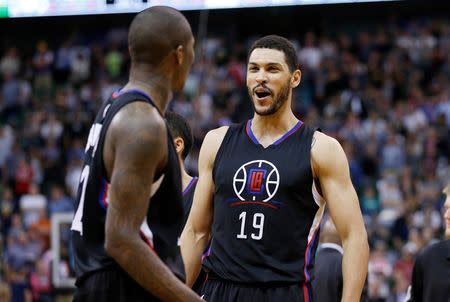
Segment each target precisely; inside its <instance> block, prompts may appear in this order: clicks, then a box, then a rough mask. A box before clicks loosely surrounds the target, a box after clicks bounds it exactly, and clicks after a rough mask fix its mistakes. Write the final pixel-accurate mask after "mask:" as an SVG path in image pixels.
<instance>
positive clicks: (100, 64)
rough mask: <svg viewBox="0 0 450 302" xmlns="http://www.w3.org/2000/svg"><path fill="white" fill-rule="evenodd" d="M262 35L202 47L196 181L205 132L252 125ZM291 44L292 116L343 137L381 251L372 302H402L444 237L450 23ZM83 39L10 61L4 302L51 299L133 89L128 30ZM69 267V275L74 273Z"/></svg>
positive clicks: (426, 22)
mask: <svg viewBox="0 0 450 302" xmlns="http://www.w3.org/2000/svg"><path fill="white" fill-rule="evenodd" d="M279 34H283V33H279ZM256 38H257V37H248V38H247V39H246V40H244V41H234V40H233V41H228V40H227V39H226V38H224V37H221V36H208V37H206V38H204V39H202V40H200V41H199V42H198V44H197V46H196V48H197V55H196V62H195V63H194V66H193V69H192V72H191V74H190V76H189V78H188V81H187V83H186V86H185V89H184V92H183V93H181V94H178V95H175V96H174V99H173V101H172V102H171V105H170V109H171V110H173V111H176V112H178V113H180V114H181V115H183V116H184V117H185V118H187V119H188V120H189V122H190V124H191V126H192V129H193V132H194V137H195V146H194V149H193V150H192V152H191V154H190V156H189V157H188V159H187V162H186V166H187V169H188V170H189V171H190V172H191V173H192V174H195V173H196V171H197V157H198V151H199V147H200V145H201V142H202V140H203V137H204V135H205V133H206V132H207V131H208V130H209V129H211V128H214V127H218V126H222V125H228V124H230V123H233V122H240V121H243V120H245V119H248V118H251V116H252V106H251V102H250V100H249V97H248V93H247V88H246V86H245V77H246V58H247V50H248V48H249V46H250V45H251V43H252V42H253V41H254V39H256ZM288 38H290V39H291V40H292V41H293V42H294V44H295V46H296V47H297V50H298V56H299V58H300V68H301V70H302V82H301V84H300V87H299V88H297V89H296V90H295V95H294V101H293V108H294V112H295V113H296V115H297V116H298V117H299V118H300V119H302V120H304V121H306V122H307V123H309V124H311V125H313V126H317V127H320V128H321V129H322V131H323V132H325V133H327V134H329V135H331V136H333V137H335V138H337V139H338V140H339V141H340V142H341V144H342V145H343V147H344V150H345V152H346V154H347V157H348V160H349V163H350V171H351V177H352V180H353V183H354V185H355V188H356V189H357V192H358V195H359V200H360V205H361V209H362V212H363V214H364V218H365V222H366V226H367V230H368V234H369V241H370V246H371V255H370V263H369V296H370V301H372V302H375V301H377V302H378V301H385V302H400V301H403V299H404V296H405V294H406V289H407V287H408V285H409V283H410V279H411V272H412V266H413V261H414V257H415V255H416V254H417V252H418V251H419V250H420V249H422V248H423V247H424V246H426V245H428V244H430V243H431V242H433V241H435V240H438V239H440V238H441V237H442V230H443V221H442V215H441V213H440V209H441V206H442V203H443V195H442V194H441V190H442V188H443V186H444V185H445V184H447V183H449V182H450V165H449V161H450V82H449V81H450V23H449V20H448V19H437V18H433V19H422V20H420V21H411V22H402V23H400V22H399V23H398V24H397V23H395V22H390V23H387V24H386V25H384V26H377V27H375V28H373V27H370V26H367V27H365V26H364V25H361V24H359V25H358V28H350V29H348V30H337V31H334V30H333V28H329V29H328V30H327V31H324V33H318V32H314V31H306V32H299V33H298V34H297V35H291V36H288ZM82 41H84V40H83V39H82V37H79V36H77V35H73V36H68V37H67V39H66V40H64V41H59V43H56V44H55V43H53V44H52V43H49V41H39V42H38V43H37V45H36V49H35V52H34V53H24V52H22V51H21V49H18V48H16V47H15V46H14V45H7V47H5V48H4V49H3V51H2V52H0V255H1V259H0V301H9V299H10V298H11V299H12V300H11V301H14V302H16V301H46V302H47V301H54V290H53V288H52V283H51V281H50V280H51V278H50V276H51V270H50V263H51V261H52V257H53V256H52V254H51V251H50V229H51V224H50V221H51V217H52V216H53V215H55V214H56V213H70V212H73V211H74V203H73V202H74V199H75V198H76V192H77V186H78V181H79V175H80V172H81V169H82V163H83V162H82V160H83V154H84V144H85V140H86V137H87V134H88V131H89V128H90V124H91V122H92V121H93V118H94V116H95V114H96V110H97V108H99V106H100V105H101V104H102V102H104V101H105V100H106V99H107V98H108V97H109V96H110V95H111V93H112V92H114V91H115V90H117V89H120V87H121V86H122V85H123V84H124V83H125V82H126V80H127V71H128V67H129V57H128V53H127V47H126V30H125V29H115V30H112V31H111V32H109V33H107V34H105V35H104V40H103V41H100V42H99V41H95V42H92V43H85V42H82ZM64 242H66V241H64ZM63 245H64V246H65V243H63ZM67 250H68V249H67V247H66V248H65V249H64V253H65V254H67V253H68V252H67ZM64 257H66V259H69V256H68V255H63V258H64ZM66 262H67V263H66V264H67V267H62V268H60V269H59V272H58V273H59V274H61V275H62V277H65V276H68V275H69V272H70V270H69V269H68V266H69V264H68V262H69V261H66Z"/></svg>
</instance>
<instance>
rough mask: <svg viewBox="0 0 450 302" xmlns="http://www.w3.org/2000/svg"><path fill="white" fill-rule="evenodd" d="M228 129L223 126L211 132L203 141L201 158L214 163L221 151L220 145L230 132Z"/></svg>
mask: <svg viewBox="0 0 450 302" xmlns="http://www.w3.org/2000/svg"><path fill="white" fill-rule="evenodd" d="M228 128H229V127H228V126H223V127H220V128H216V129H213V130H210V131H209V132H208V133H207V134H206V136H205V138H204V139H203V144H202V148H201V150H200V156H202V157H204V158H208V159H209V160H211V161H214V159H215V157H216V154H217V152H218V151H219V148H220V145H221V144H222V141H223V139H224V137H225V134H226V133H227V131H228Z"/></svg>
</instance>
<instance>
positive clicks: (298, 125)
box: [245, 119, 303, 149]
mask: <svg viewBox="0 0 450 302" xmlns="http://www.w3.org/2000/svg"><path fill="white" fill-rule="evenodd" d="M302 125H303V122H302V121H301V120H298V122H297V123H296V124H295V125H294V127H292V128H291V129H290V130H288V131H287V132H286V133H285V134H283V136H282V137H280V138H279V139H277V140H276V141H274V142H273V143H271V144H270V145H268V146H267V147H264V146H263V145H262V144H261V143H260V142H259V141H258V139H257V138H256V136H255V135H254V134H253V131H252V119H249V120H248V121H247V124H246V125H245V132H246V133H247V136H248V137H249V139H250V140H251V141H252V142H253V143H254V144H255V145H258V146H261V147H262V148H264V149H267V148H269V147H271V146H277V145H279V144H281V143H282V142H283V141H285V140H286V139H287V138H288V137H289V136H291V135H292V134H294V133H295V132H297V130H298V129H300V128H301V127H302Z"/></svg>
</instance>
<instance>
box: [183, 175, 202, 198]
mask: <svg viewBox="0 0 450 302" xmlns="http://www.w3.org/2000/svg"><path fill="white" fill-rule="evenodd" d="M197 179H198V177H196V176H194V177H192V179H191V181H190V182H189V184H188V185H187V186H186V188H184V190H183V192H181V195H185V194H186V193H187V192H189V190H190V189H191V188H192V186H193V185H194V184H195V183H196V182H197Z"/></svg>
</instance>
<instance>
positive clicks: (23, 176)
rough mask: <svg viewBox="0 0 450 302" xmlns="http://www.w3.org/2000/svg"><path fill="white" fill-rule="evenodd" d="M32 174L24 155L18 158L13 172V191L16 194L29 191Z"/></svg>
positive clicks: (19, 194) (20, 194)
mask: <svg viewBox="0 0 450 302" xmlns="http://www.w3.org/2000/svg"><path fill="white" fill-rule="evenodd" d="M33 174H34V173H33V169H32V167H31V165H30V163H29V162H28V160H27V159H26V158H24V157H22V158H20V159H19V161H18V163H17V168H16V173H15V193H16V195H17V196H22V195H25V194H28V193H29V192H30V186H31V183H32V181H33Z"/></svg>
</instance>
